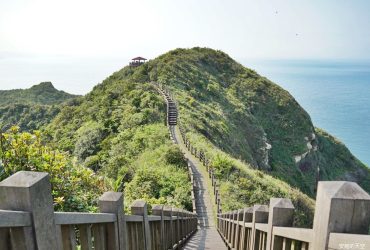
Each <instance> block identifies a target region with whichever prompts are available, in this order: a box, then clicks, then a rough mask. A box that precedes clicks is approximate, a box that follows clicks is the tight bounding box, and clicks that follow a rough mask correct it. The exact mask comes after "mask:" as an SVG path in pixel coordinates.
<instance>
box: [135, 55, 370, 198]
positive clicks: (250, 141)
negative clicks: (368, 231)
mask: <svg viewBox="0 0 370 250" xmlns="http://www.w3.org/2000/svg"><path fill="white" fill-rule="evenodd" d="M138 71H141V73H140V75H141V76H140V78H141V79H142V80H143V81H158V82H160V83H162V84H164V85H167V86H168V87H169V88H170V89H171V90H172V92H173V93H174V94H175V98H176V99H177V101H178V102H179V106H180V114H181V121H182V122H183V124H184V126H185V128H186V130H187V131H188V133H190V134H191V133H194V134H195V135H196V136H197V137H200V138H202V137H204V138H205V139H206V140H207V141H208V142H209V143H210V144H211V145H213V146H215V147H217V148H219V149H221V150H223V151H224V152H227V153H229V154H230V155H232V156H233V157H235V158H238V159H241V160H242V161H244V162H246V163H248V164H250V165H251V166H252V167H253V168H255V169H259V170H262V171H263V172H265V173H268V174H269V175H272V176H275V177H277V178H279V179H282V180H284V181H286V182H288V183H289V184H291V185H292V186H294V187H297V188H299V189H300V190H302V191H303V192H305V193H306V194H308V195H311V196H313V195H314V189H315V179H316V173H317V169H318V168H319V169H320V179H321V180H351V181H356V182H358V183H359V184H360V185H361V186H362V187H363V188H364V189H366V190H367V191H370V169H369V168H367V167H366V166H365V165H364V164H362V163H361V162H360V161H359V160H357V159H356V158H355V157H354V156H353V155H352V154H351V153H350V151H349V150H348V149H347V148H346V147H345V145H343V144H342V143H341V142H339V141H338V140H336V139H335V138H333V137H332V136H330V135H329V134H327V133H326V132H324V131H322V130H320V129H317V128H315V127H314V126H313V124H312V121H311V119H310V117H309V115H308V114H307V112H306V111H305V110H304V109H303V108H302V107H301V106H300V105H299V104H298V103H297V101H296V100H295V99H294V98H293V97H292V96H291V95H290V94H289V93H288V92H287V91H285V90H284V89H282V88H281V87H279V86H278V85H276V84H274V83H273V82H271V81H270V80H268V79H266V78H265V77H262V76H260V75H258V74H257V73H256V72H255V71H253V70H250V69H248V68H245V67H243V66H242V65H241V64H239V63H237V62H235V61H234V60H233V59H231V58H230V57H229V56H228V55H226V54H225V53H223V52H221V51H214V50H211V49H206V48H193V49H189V50H186V49H177V50H173V51H170V52H168V53H166V54H164V55H162V56H160V57H158V58H156V59H155V60H152V61H150V62H149V63H147V64H145V65H143V66H142V67H141V68H140V69H136V71H135V72H133V75H135V74H138ZM197 141H199V138H198V139H197Z"/></svg>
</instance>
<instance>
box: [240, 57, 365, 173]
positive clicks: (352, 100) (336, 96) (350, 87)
mask: <svg viewBox="0 0 370 250" xmlns="http://www.w3.org/2000/svg"><path fill="white" fill-rule="evenodd" d="M243 64H245V65H246V66H247V67H249V68H252V69H254V70H256V71H257V72H258V73H259V74H261V75H263V76H266V77H267V78H269V79H270V80H272V81H274V82H275V83H277V84H279V85H280V86H281V87H283V88H284V89H286V90H288V91H289V92H290V93H291V94H292V95H293V96H294V97H295V99H296V100H297V101H298V102H299V103H300V104H301V106H302V107H303V108H304V109H305V110H306V111H307V112H308V113H309V114H310V116H311V118H312V121H313V123H314V125H315V126H316V127H320V128H322V129H324V130H326V131H327V132H329V133H330V134H332V135H334V136H335V137H337V138H338V139H339V140H341V141H342V142H343V143H344V144H346V146H347V147H348V148H349V149H350V150H351V152H352V153H353V154H354V155H355V156H356V157H357V158H358V159H360V160H361V161H362V162H364V163H365V164H366V165H368V166H370V145H369V140H370V62H335V61H277V60H276V61H258V62H255V61H254V62H253V61H244V62H243Z"/></svg>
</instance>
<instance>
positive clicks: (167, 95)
mask: <svg viewBox="0 0 370 250" xmlns="http://www.w3.org/2000/svg"><path fill="white" fill-rule="evenodd" d="M152 84H153V85H154V86H155V88H156V89H157V90H158V91H159V93H161V94H162V95H163V97H164V99H165V100H166V105H167V109H166V110H167V113H168V112H169V108H168V106H169V104H168V103H169V99H170V100H171V101H173V102H174V103H175V105H176V107H178V104H177V102H176V100H175V99H174V97H173V95H172V93H171V92H170V90H169V89H168V88H167V87H165V86H163V85H162V84H160V83H157V82H152ZM179 116H180V114H179V113H177V119H179ZM167 117H168V114H167ZM165 125H167V126H169V130H168V133H169V138H170V140H171V141H172V142H173V143H177V142H176V141H175V134H174V133H175V131H174V127H173V126H170V125H169V123H168V121H167V119H166V120H165ZM177 125H179V127H180V128H181V126H180V123H179V121H178V122H177ZM182 136H183V133H182ZM186 161H187V162H188V177H189V179H190V182H191V200H192V206H193V212H194V213H196V212H197V211H196V205H195V193H194V189H195V183H194V173H193V170H192V168H191V166H190V163H189V160H188V159H186Z"/></svg>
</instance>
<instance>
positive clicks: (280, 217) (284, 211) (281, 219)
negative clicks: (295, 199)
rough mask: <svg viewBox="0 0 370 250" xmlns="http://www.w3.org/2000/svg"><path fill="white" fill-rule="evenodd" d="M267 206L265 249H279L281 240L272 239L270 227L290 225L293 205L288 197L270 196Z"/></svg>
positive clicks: (281, 243)
mask: <svg viewBox="0 0 370 250" xmlns="http://www.w3.org/2000/svg"><path fill="white" fill-rule="evenodd" d="M269 208H270V209H269V218H268V232H267V244H266V245H267V247H266V250H270V249H281V248H282V246H283V242H282V240H281V239H279V238H276V239H274V241H273V235H272V229H273V227H274V226H279V227H290V226H292V225H293V215H294V206H293V204H292V202H291V201H290V199H283V198H271V199H270V206H269Z"/></svg>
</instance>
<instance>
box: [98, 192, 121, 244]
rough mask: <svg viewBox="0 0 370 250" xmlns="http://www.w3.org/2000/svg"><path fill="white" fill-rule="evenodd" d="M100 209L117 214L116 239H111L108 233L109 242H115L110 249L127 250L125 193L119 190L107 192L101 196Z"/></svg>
mask: <svg viewBox="0 0 370 250" xmlns="http://www.w3.org/2000/svg"><path fill="white" fill-rule="evenodd" d="M99 209H100V212H102V213H112V214H116V215H117V223H116V224H115V227H116V228H115V230H114V231H115V233H114V234H115V236H116V237H115V239H113V238H112V239H111V238H110V236H109V234H108V237H109V238H108V239H107V241H108V243H109V244H113V243H114V244H115V245H114V246H115V248H114V246H111V248H110V249H120V250H122V249H125V250H127V249H128V247H127V245H126V244H127V239H126V237H127V236H126V222H125V216H124V209H123V194H122V193H118V192H105V193H104V194H103V195H102V196H100V198H99Z"/></svg>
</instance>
